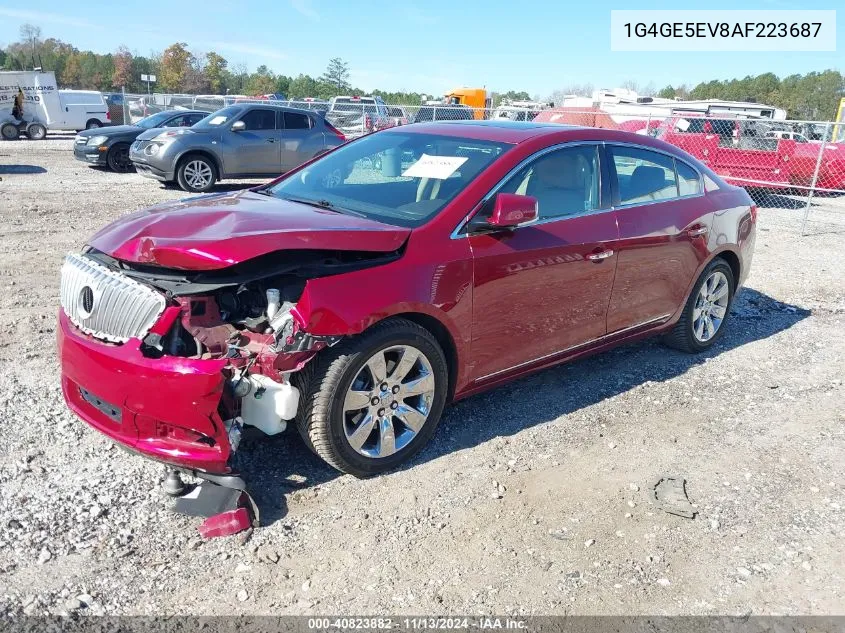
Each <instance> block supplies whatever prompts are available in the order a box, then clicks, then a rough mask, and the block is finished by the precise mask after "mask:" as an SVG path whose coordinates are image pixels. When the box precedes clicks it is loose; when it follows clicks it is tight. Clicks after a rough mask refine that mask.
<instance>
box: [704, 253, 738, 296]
mask: <svg viewBox="0 0 845 633" xmlns="http://www.w3.org/2000/svg"><path fill="white" fill-rule="evenodd" d="M714 259H723V260H725V262H727V264H728V266H730V268H731V273H732V274H733V277H734V279H733V281H734V292H736V290H737V286H738V285H739V280H740V279H741V277H740V274H741V273H742V264H741V263H740V260H739V255H737V254H736V253H734V252H733V251H732V250H730V248H725V249H724V250H721V251H719V252H718V253H716V254H715V255H714V256H713V257H712V258H711V259H710V261H713V260H714ZM707 264H708V265H709V264H710V262H707Z"/></svg>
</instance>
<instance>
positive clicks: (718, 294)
mask: <svg viewBox="0 0 845 633" xmlns="http://www.w3.org/2000/svg"><path fill="white" fill-rule="evenodd" d="M729 301H730V284H729V283H728V278H727V277H726V276H725V274H724V273H723V272H722V271H720V270H714V271H713V272H712V273H711V274H710V275H709V276H708V277H707V279H705V280H704V283H703V284H701V288H700V289H699V290H698V296H697V297H696V300H695V307H694V308H693V311H692V333H693V336H695V338H696V340H697V341H699V342H700V343H706V342H707V341H709V340H710V339H712V338H713V337H714V336H716V332H718V331H719V328H720V327H721V326H722V322H723V321H724V320H725V316H726V315H727V312H728V303H729Z"/></svg>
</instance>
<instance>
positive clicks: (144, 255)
mask: <svg viewBox="0 0 845 633" xmlns="http://www.w3.org/2000/svg"><path fill="white" fill-rule="evenodd" d="M410 232H411V231H410V229H406V228H402V227H397V226H392V225H389V224H381V223H380V222H375V221H373V220H368V219H365V218H360V217H357V216H352V215H345V214H342V213H336V212H334V211H328V210H325V209H320V208H316V207H312V206H309V205H305V204H299V203H296V202H290V201H287V200H281V199H279V198H272V197H270V196H265V195H262V194H258V193H255V192H252V191H249V190H245V191H238V192H234V193H223V194H211V195H208V196H200V197H196V198H186V199H183V200H174V201H171V202H164V203H161V204H157V205H155V206H152V207H150V208H148V209H144V210H142V211H136V212H135V213H132V214H129V215H127V216H124V217H122V218H120V219H119V220H116V221H115V222H112V223H111V224H109V225H108V226H106V227H105V228H104V229H101V230H100V231H99V232H98V233H97V234H96V235H94V237H92V238H91V239H90V240H89V242H88V244H89V245H90V246H92V247H93V248H95V249H97V250H99V251H102V252H104V253H106V254H107V255H110V256H112V257H115V258H117V259H120V260H123V261H126V262H133V263H139V264H153V265H158V266H163V267H167V268H178V269H183V270H214V269H219V268H226V267H227V266H232V265H234V264H238V263H241V262H244V261H247V260H249V259H252V258H254V257H258V256H259V255H265V254H267V253H271V252H273V251H280V250H318V249H320V250H322V249H325V250H339V251H352V250H355V251H368V252H383V253H387V252H390V251H395V250H396V249H398V248H399V247H400V246H401V245H402V244H403V243H404V242H405V240H406V239H407V238H408V235H409V234H410Z"/></svg>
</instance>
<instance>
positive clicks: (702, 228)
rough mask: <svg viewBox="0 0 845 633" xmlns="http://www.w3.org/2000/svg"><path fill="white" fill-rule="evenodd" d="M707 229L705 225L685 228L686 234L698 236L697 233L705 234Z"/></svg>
mask: <svg viewBox="0 0 845 633" xmlns="http://www.w3.org/2000/svg"><path fill="white" fill-rule="evenodd" d="M709 230H710V229H708V228H707V227H706V226H694V227H692V228H691V229H687V235H689V236H690V237H698V236H699V235H707V232H708V231H709Z"/></svg>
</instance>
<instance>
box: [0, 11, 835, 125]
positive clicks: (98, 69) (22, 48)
mask: <svg viewBox="0 0 845 633" xmlns="http://www.w3.org/2000/svg"><path fill="white" fill-rule="evenodd" d="M33 67H41V68H43V69H44V70H52V71H53V72H55V74H56V80H57V82H58V84H59V86H61V87H62V88H77V89H89V90H101V91H103V92H111V91H120V90H121V89H122V88H123V89H125V90H126V92H128V93H144V92H146V91H147V85H146V83H145V82H143V81H141V75H142V74H154V75H156V78H157V81H156V84H155V85H154V86H153V90H154V91H155V92H165V93H185V94H239V95H247V96H253V95H261V94H274V93H275V94H282V95H285V97H287V98H291V99H298V98H305V97H313V98H319V99H328V98H330V97H333V96H335V95H338V94H375V95H378V96H380V97H382V98H383V99H384V100H385V102H387V103H404V104H418V103H420V101H421V99H423V98H424V97H425V95H423V94H422V93H419V92H404V91H392V92H391V91H385V90H372V91H365V90H362V89H360V88H358V87H356V86H353V85H351V83H350V72H349V65H348V63H347V62H345V61H344V60H343V59H341V58H334V59H332V60H330V61H329V64H328V66H327V68H326V71H325V72H324V73H323V74H322V75H320V76H319V77H312V76H311V75H307V74H302V73H300V74H297V75H295V76H294V75H285V74H277V73H275V72H274V71H273V70H271V69H270V68H268V67H267V66H266V65H261V66H259V67H258V68H256V69H255V71H254V72H249V71H248V69H247V67H246V65H245V64H242V63H241V64H231V65H230V64H229V61H228V60H227V59H226V58H225V57H223V56H222V55H221V54H219V53H217V52H216V51H208V52H205V53H199V52H195V51H191V50H190V49H189V48H188V45H187V44H186V43H185V42H176V43H174V44H171V45H170V46H168V47H167V48H166V49H164V51H161V52H151V53H149V54H148V55H141V54H139V53H138V52H137V51H134V52H133V51H130V50H129V49H128V48H127V47H125V46H121V47H119V48H118V49H117V50H116V51H114V52H113V53H106V54H100V53H95V52H93V51H81V50H79V49H77V48H76V47H74V46H73V45H71V44H68V43H66V42H62V41H61V40H58V39H55V38H46V39H44V38H42V36H41V29H40V28H39V27H37V26H33V25H31V24H24V25H23V26H22V27H21V29H20V40H19V41H18V42H14V43H12V44H9V45H8V46H7V47H6V48H5V49H0V68H2V69H3V70H24V69H31V68H33ZM622 87H623V88H630V89H633V90H636V91H637V92H639V93H640V94H647V95H656V96H659V97H666V98H682V99H725V100H729V101H751V102H758V103H765V104H768V105H773V106H776V107H779V108H783V109H785V110H786V111H787V113H788V117H789V118H792V119H807V120H828V119H832V118H833V117H834V116H835V114H836V110H837V106H838V103H839V100H840V99H841V98H842V97H843V96H845V75H843V74H842V73H841V72H839V71H836V70H825V71H821V72H810V73H807V74H804V75H800V74H796V75H789V76H787V77H783V78H780V77H778V76H777V75H775V74H773V73H764V74H762V75H757V76H756V77H751V76H748V77H745V78H743V79H730V80H722V81H720V80H713V81H708V82H702V83H700V84H698V85H696V86H693V87H690V86H688V85H680V86H671V85H669V86H666V87H664V88H663V89H661V90H655V88H654V86H653V84H651V83H649V84H647V85H646V86H645V87H639V86H638V84H637V83H636V82H634V81H628V82H625V83H624V84H623V86H622ZM591 93H592V86H591V85H589V84H584V85H577V86H569V87H567V88H564V89H561V90H556V91H554V92H553V93H552V94H551V95H549V97H548V98H547V99H546V100H547V101H553V102H556V103H560V101H561V100H562V97H563V96H564V95H568V94H582V95H585V96H588V95H590V94H591ZM503 98H509V99H529V98H530V96H529V94H528V93H527V92H525V91H513V90H511V91H508V92H501V93H494V95H493V99H494V106H495V105H497V104H498V103H499V102H500V101H501V100H502V99H503ZM534 99H535V100H539V95H534Z"/></svg>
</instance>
